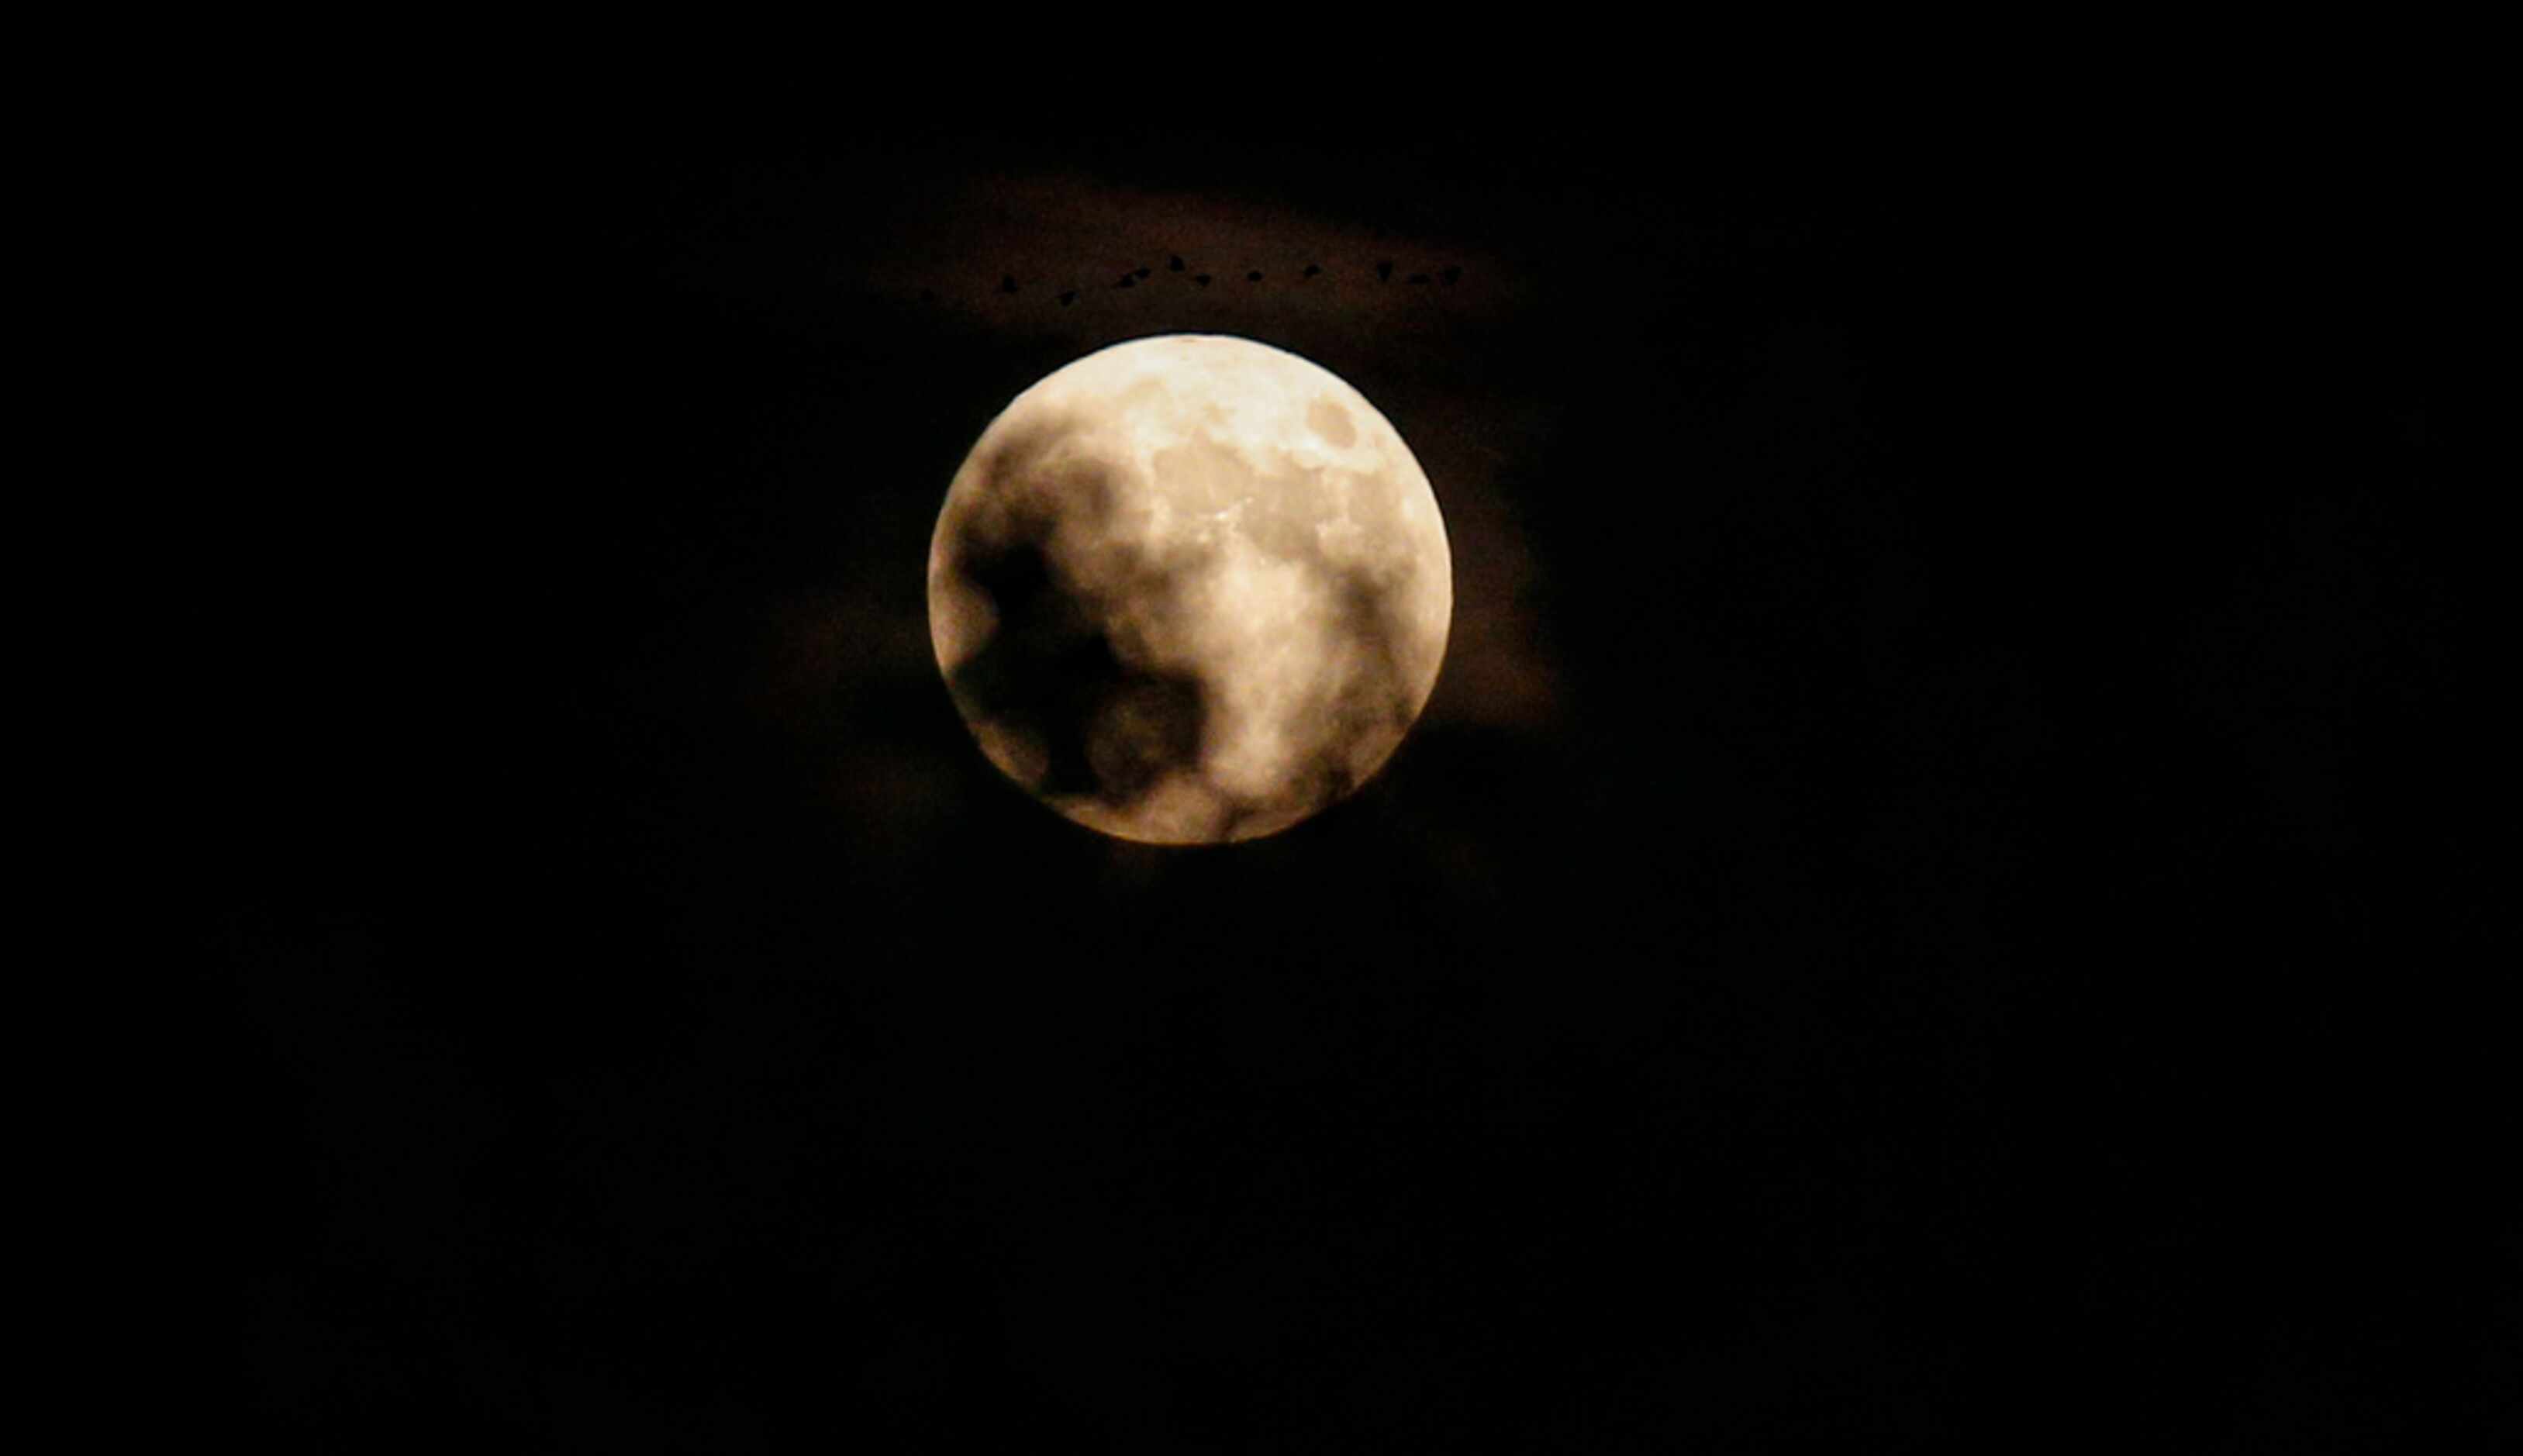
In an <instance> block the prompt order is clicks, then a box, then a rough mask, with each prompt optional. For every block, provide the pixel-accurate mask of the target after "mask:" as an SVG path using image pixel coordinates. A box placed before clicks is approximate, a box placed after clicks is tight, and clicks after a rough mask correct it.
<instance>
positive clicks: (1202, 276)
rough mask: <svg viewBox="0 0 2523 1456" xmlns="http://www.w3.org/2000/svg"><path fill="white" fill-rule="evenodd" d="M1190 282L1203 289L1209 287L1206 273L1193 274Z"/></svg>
mask: <svg viewBox="0 0 2523 1456" xmlns="http://www.w3.org/2000/svg"><path fill="white" fill-rule="evenodd" d="M1191 281H1192V282H1194V283H1197V284H1199V285H1200V286H1201V287H1203V288H1207V287H1209V275H1208V274H1207V273H1194V274H1193V275H1192V279H1191Z"/></svg>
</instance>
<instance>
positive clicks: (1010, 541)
mask: <svg viewBox="0 0 2523 1456" xmlns="http://www.w3.org/2000/svg"><path fill="white" fill-rule="evenodd" d="M1453 603H1454V590H1453V567H1452V556H1451V555H1450V553H1449V551H1448V549H1447V542H1446V526H1445V521H1444V520H1443V518H1442V517H1440V515H1439V514H1438V510H1437V496H1436V493H1435V492H1433V491H1431V490H1430V489H1429V486H1428V477H1427V475H1426V474H1425V473H1424V472H1423V471H1421V469H1420V468H1419V462H1418V461H1417V460H1416V459H1415V458H1413V457H1412V456H1411V453H1410V449H1409V447H1408V446H1405V445H1404V444H1403V442H1402V436H1401V434H1400V433H1399V432H1398V431H1396V430H1395V429H1394V428H1393V425H1392V422H1391V421H1389V420H1387V419H1386V418H1385V417H1384V416H1383V415H1382V414H1380V413H1378V412H1377V410H1376V408H1375V406H1374V405H1372V404H1369V403H1368V402H1367V401H1366V399H1365V398H1364V397H1363V396H1361V395H1359V394H1358V392H1357V390H1355V389H1352V388H1351V387H1350V386H1349V385H1348V384H1347V383H1345V382H1344V381H1342V380H1341V379H1340V378H1339V377H1338V376H1337V375H1334V374H1333V373H1331V372H1330V371H1329V370H1327V369H1324V368H1323V367H1322V366H1320V365H1318V364H1315V363H1313V362H1311V361H1310V360H1308V359H1303V358H1299V357H1298V356H1297V355H1295V354H1292V353H1288V352H1284V351H1281V350H1277V349H1272V348H1270V347H1268V346H1267V345H1262V344H1257V343H1255V342H1253V341H1252V340H1249V339H1239V338H1234V337H1230V336H1224V335H1205V334H1171V335H1165V336H1162V337H1158V338H1150V339H1136V340H1132V341H1130V342H1128V343H1125V344H1117V345H1115V346H1113V347H1112V348H1110V349H1105V350H1101V351H1099V352H1095V353H1091V354H1088V355H1086V356H1085V357H1084V358H1081V359H1077V360H1075V361H1074V362H1072V363H1070V364H1068V365H1066V366H1064V367H1062V368H1060V369H1058V370H1055V371H1054V372H1053V373H1051V374H1049V375H1047V376H1045V377H1044V378H1043V379H1042V380H1041V381H1040V382H1039V383H1037V384H1035V385H1034V386H1033V387H1032V388H1031V389H1028V390H1026V391H1025V392H1024V393H1023V394H1022V395H1019V396H1017V398H1016V399H1015V401H1014V402H1012V403H1011V404H1009V405H1008V407H1007V408H1006V409H1005V410H1003V411H1001V412H1000V414H999V416H998V418H997V419H995V420H993V421H991V422H990V426H989V428H988V429H987V430H985V431H983V432H982V434H981V438H980V440H979V442H978V443H977V444H976V445H975V446H973V450H972V453H971V454H970V455H969V456H968V457H967V458H966V459H965V461H964V465H963V468H962V469H961V470H959V471H957V472H956V475H955V478H954V481H953V482H952V484H950V485H949V486H948V488H947V491H946V504H945V508H944V509H943V510H942V511H940V512H939V514H938V517H937V531H936V535H935V536H934V538H933V539H932V540H930V543H929V550H928V629H929V639H930V642H931V643H932V645H933V646H934V647H935V648H936V653H937V666H938V669H939V670H940V671H941V672H942V673H944V674H945V677H946V685H947V690H948V692H949V693H950V694H951V695H952V696H953V698H954V700H955V706H956V708H957V709H958V710H959V711H960V712H961V713H962V714H963V716H964V722H965V724H966V725H967V726H968V727H969V728H971V729H972V731H973V736H974V738H975V739H976V741H977V742H978V743H979V745H980V748H981V752H982V753H983V754H984V755H986V756H987V757H988V759H989V761H990V762H991V763H992V764H994V765H996V766H997V768H998V769H999V771H1000V772H1001V773H1003V774H1005V775H1007V776H1008V777H1010V778H1012V779H1014V780H1015V781H1016V782H1017V783H1018V784H1020V785H1021V786H1023V788H1024V789H1025V790H1026V791H1027V792H1028V793H1031V794H1032V795H1033V796H1034V797H1036V798H1037V799H1040V800H1041V801H1042V802H1044V803H1046V804H1048V805H1050V806H1051V807H1052V808H1053V809H1055V810H1058V811H1059V812H1060V813H1061V814H1063V815H1066V816H1067V817H1068V818H1070V819H1071V820H1073V821H1075V822H1078V823H1081V824H1084V825H1086V826H1087V827H1089V828H1092V829H1097V830H1100V831H1102V832H1103V833H1106V834H1111V835H1115V836H1117V837H1119V838H1122V839H1132V840H1139V841H1142V842H1146V843H1154V844H1210V843H1222V842H1226V841H1232V840H1241V839H1254V838H1259V837H1261V835H1264V834H1271V833H1276V832H1278V831H1279V830H1281V829H1284V828H1287V827H1288V826H1289V825H1291V824H1294V823H1297V822H1300V821H1302V820H1304V819H1306V818H1308V817H1309V816H1311V815H1313V814H1315V813H1317V812H1318V811H1320V810H1322V809H1324V808H1326V807H1328V806H1330V805H1332V804H1334V803H1337V802H1339V801H1340V800H1341V799H1343V798H1345V797H1347V796H1348V795H1349V794H1350V793H1352V792H1354V791H1355V790H1356V789H1357V787H1358V786H1359V785H1361V784H1363V783H1364V782H1365V781H1366V780H1367V779H1368V778H1369V777H1371V776H1372V775H1374V774H1375V772H1376V771H1377V770H1378V769H1379V768H1381V767H1382V766H1383V765H1384V763H1385V761H1386V760H1387V759H1388V758H1390V757H1391V756H1392V754H1393V751H1394V749H1395V748H1396V747H1397V746H1399V745H1400V744H1401V742H1402V738H1403V735H1404V733H1406V732H1407V731H1409V728H1410V726H1411V724H1412V723H1414V722H1415V721H1417V719H1418V716H1419V711H1420V709H1421V708H1423V707H1425V706H1426V704H1427V701H1428V694H1429V692H1430V691H1431V690H1432V689H1433V688H1434V687H1435V686H1436V682H1437V671H1438V667H1439V665H1440V664H1441V663H1442V662H1443V660H1444V658H1445V655H1446V634H1447V630H1448V627H1449V625H1450V623H1451V621H1452V613H1453Z"/></svg>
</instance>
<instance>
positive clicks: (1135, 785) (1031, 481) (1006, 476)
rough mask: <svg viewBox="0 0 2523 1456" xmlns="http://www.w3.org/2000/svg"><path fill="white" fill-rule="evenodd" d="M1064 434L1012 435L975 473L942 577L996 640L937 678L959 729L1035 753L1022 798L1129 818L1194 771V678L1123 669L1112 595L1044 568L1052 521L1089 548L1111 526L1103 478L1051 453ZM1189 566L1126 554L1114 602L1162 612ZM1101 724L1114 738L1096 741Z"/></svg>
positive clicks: (1080, 460) (1204, 708) (1107, 471)
mask: <svg viewBox="0 0 2523 1456" xmlns="http://www.w3.org/2000/svg"><path fill="white" fill-rule="evenodd" d="M1071 428H1072V427H1071V426H1070V425H1069V424H1067V423H1066V422H1062V421H1047V422H1044V423H1042V424H1038V425H1032V426H1027V427H1025V428H1023V429H1021V430H1018V431H1014V432H1012V433H1011V435H1010V437H1009V438H1008V439H1007V440H1006V441H1004V442H1002V443H1001V444H1000V445H999V446H996V447H995V448H994V449H993V450H992V452H991V454H990V455H989V457H988V458H987V459H986V460H984V461H983V463H982V466H981V472H980V478H979V480H978V481H977V482H976V484H977V485H978V487H979V493H980V500H981V502H983V504H982V507H981V508H979V509H975V510H970V511H967V512H966V513H965V514H964V515H963V517H962V518H961V520H960V521H959V522H958V523H957V526H956V530H955V535H954V539H953V541H952V543H951V545H950V546H949V551H948V565H949V566H950V568H952V569H953V570H955V571H956V572H958V573H959V574H960V575H961V576H962V577H963V578H964V579H965V580H966V581H967V582H969V583H970V584H971V585H972V586H973V587H975V588H976V589H977V590H979V591H981V592H982V593H983V594H985V595H987V596H988V597H989V599H990V604H991V606H992V608H993V609H994V610H995V611H996V613H997V627H996V629H995V630H994V631H993V632H992V633H991V634H990V636H989V637H988V639H987V640H985V641H984V642H983V643H982V644H981V647H980V649H979V650H978V651H976V652H975V653H974V654H973V655H972V656H970V657H968V658H966V659H965V660H964V661H962V662H960V663H956V664H953V665H951V666H950V667H949V668H948V670H947V685H948V689H949V690H950V691H951V692H952V693H953V694H954V697H955V700H956V703H957V705H958V706H959V707H961V708H962V709H963V710H964V712H965V714H966V716H967V717H968V718H970V719H972V720H973V721H975V722H976V723H992V724H998V725H1001V726H1004V727H1007V728H1013V729H1016V730H1019V731H1022V732H1023V733H1026V734H1028V735H1030V736H1032V737H1033V738H1034V739H1035V740H1036V741H1038V742H1040V743H1041V744H1042V745H1043V749H1044V752H1045V765H1044V770H1043V774H1042V777H1041V778H1040V779H1039V780H1038V781H1036V782H1035V783H1033V784H1030V785H1028V787H1030V788H1032V789H1034V790H1035V791H1037V792H1039V793H1043V794H1046V795H1062V796H1066V795H1078V796H1084V797H1088V798H1092V799H1094V800H1096V801H1098V802H1100V803H1102V804H1104V805H1105V806H1106V807H1108V808H1110V809H1112V810H1113V811H1114V812H1116V813H1127V812H1128V811H1129V810H1130V809H1131V808H1132V807H1133V806H1135V805H1136V804H1137V803H1138V802H1139V801H1140V800H1141V799H1143V798H1145V797H1146V796H1147V794H1148V793H1149V792H1150V791H1151V790H1153V789H1154V788H1155V787H1156V786H1157V784H1158V783H1160V782H1161V781H1163V780H1164V779H1165V778H1166V776H1167V775H1170V774H1174V773H1188V772H1196V771H1197V768H1198V766H1199V763H1200V749H1201V741H1202V734H1203V731H1204V729H1205V728H1206V725H1207V720H1208V703H1207V699H1206V695H1205V693H1204V692H1203V689H1202V684H1201V681H1200V678H1199V676H1198V675H1197V674H1196V673H1189V672H1180V671H1167V670H1166V669H1163V668H1160V667H1155V666H1152V665H1149V664H1145V663H1135V662H1131V661H1129V660H1127V659H1126V658H1124V657H1123V656H1122V654H1121V653H1120V651H1119V649H1118V648H1117V646H1116V644H1115V642H1114V635H1113V624H1114V622H1115V620H1116V617H1117V614H1116V613H1115V611H1114V610H1113V606H1112V603H1113V598H1114V593H1111V592H1107V591H1099V590H1095V589H1090V588H1086V587H1081V586H1080V585H1078V584H1077V583H1075V582H1072V581H1071V580H1069V579H1068V577H1067V576H1066V575H1065V574H1064V573H1063V572H1062V571H1061V569H1060V565H1059V563H1058V562H1057V561H1056V560H1055V559H1054V557H1053V554H1052V540H1053V536H1054V532H1055V529H1056V528H1057V527H1058V526H1059V525H1060V523H1061V522H1062V521H1064V520H1065V521H1066V522H1067V523H1068V526H1069V529H1070V530H1071V531H1073V532H1077V533H1080V534H1081V535H1084V536H1087V537H1090V538H1091V537H1096V536H1100V535H1102V534H1103V533H1104V531H1105V529H1106V527H1107V524H1108V523H1109V522H1110V521H1111V519H1112V515H1113V498H1114V488H1113V482H1112V471H1111V467H1109V466H1107V465H1105V464H1103V463H1102V462H1099V461H1095V460H1093V459H1091V458H1085V457H1082V456H1079V457H1065V458H1064V457H1059V456H1058V455H1057V453H1056V452H1057V449H1058V446H1060V444H1061V442H1062V441H1063V440H1064V439H1065V438H1067V436H1068V435H1069V434H1070V432H1071ZM1194 565H1195V563H1188V562H1171V563H1169V562H1163V561H1159V560H1157V559H1156V558H1154V557H1152V556H1150V555H1148V554H1147V553H1145V552H1133V553H1132V554H1131V557H1130V559H1129V560H1128V562H1127V563H1126V567H1125V572H1126V575H1125V577H1124V579H1123V580H1122V582H1121V583H1120V584H1119V594H1122V595H1126V596H1127V597H1128V598H1129V599H1133V600H1145V599H1149V598H1151V597H1153V598H1155V599H1160V600H1162V599H1165V598H1166V597H1168V596H1170V595H1172V594H1173V592H1174V589H1175V588H1176V587H1177V586H1178V584H1179V583H1180V581H1181V580H1182V579H1183V577H1184V576H1185V574H1186V573H1187V572H1188V571H1190V570H1192V569H1193V567H1194ZM1099 723H1118V724H1119V726H1120V727H1119V730H1118V731H1106V732H1104V733H1101V734H1098V733H1097V732H1096V727H1097V725H1098V724H1099Z"/></svg>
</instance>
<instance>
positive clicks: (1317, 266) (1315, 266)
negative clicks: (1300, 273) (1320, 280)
mask: <svg viewBox="0 0 2523 1456" xmlns="http://www.w3.org/2000/svg"><path fill="white" fill-rule="evenodd" d="M1322 270H1323V265H1322V264H1321V263H1318V262H1309V263H1308V264H1306V271H1305V276H1306V277H1308V278H1311V277H1312V276H1314V275H1315V274H1316V273H1319V272H1321V271H1322Z"/></svg>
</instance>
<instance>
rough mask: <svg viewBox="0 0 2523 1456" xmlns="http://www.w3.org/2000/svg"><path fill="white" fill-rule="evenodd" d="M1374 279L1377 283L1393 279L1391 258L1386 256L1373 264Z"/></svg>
mask: <svg viewBox="0 0 2523 1456" xmlns="http://www.w3.org/2000/svg"><path fill="white" fill-rule="evenodd" d="M1375 281H1376V282H1378V283H1390V282H1392V281H1393V259H1391V258H1386V259H1384V260H1383V261H1382V262H1379V263H1377V264H1376V265H1375Z"/></svg>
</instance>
